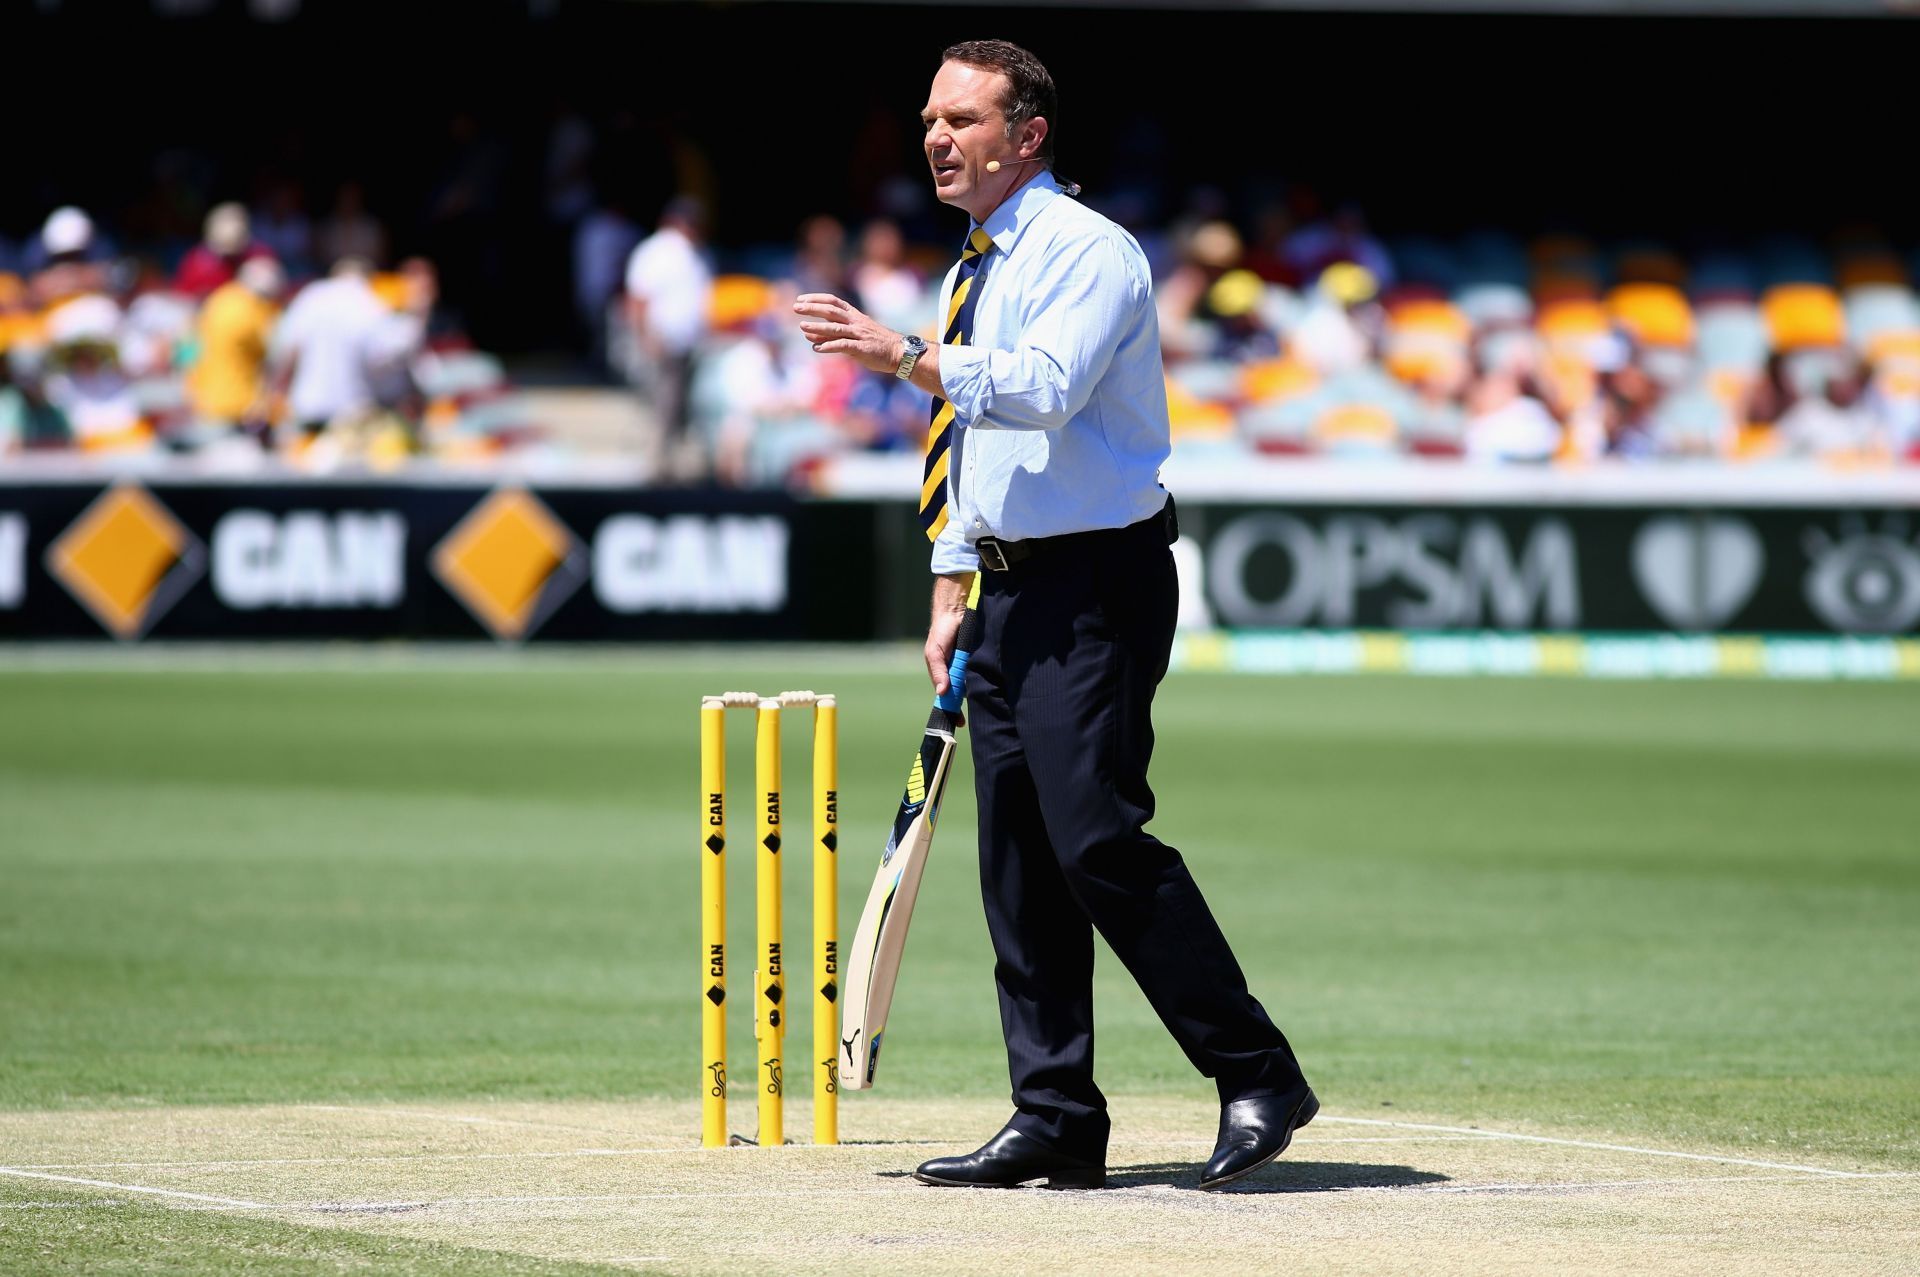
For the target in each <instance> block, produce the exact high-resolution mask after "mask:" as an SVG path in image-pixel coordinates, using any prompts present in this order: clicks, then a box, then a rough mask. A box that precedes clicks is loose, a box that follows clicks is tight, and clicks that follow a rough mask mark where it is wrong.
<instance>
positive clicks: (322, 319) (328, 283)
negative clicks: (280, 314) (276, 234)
mask: <svg viewBox="0 0 1920 1277" xmlns="http://www.w3.org/2000/svg"><path fill="white" fill-rule="evenodd" d="M369 274H370V269H369V266H368V264H367V263H366V262H364V261H361V260H358V259H356V258H351V257H349V258H346V259H345V260H343V261H341V262H340V263H338V264H337V265H336V266H335V267H334V269H333V275H332V277H331V278H329V279H325V280H322V281H320V282H319V283H315V284H309V285H308V286H307V287H306V288H305V289H303V290H301V293H300V295H299V296H298V297H296V298H294V299H293V304H292V305H290V306H289V307H287V313H286V316H285V318H284V319H282V320H281V323H280V327H279V329H278V330H277V331H276V332H275V334H274V341H273V358H274V360H275V362H276V363H277V364H278V365H279V367H280V375H281V377H282V378H284V379H286V380H287V381H288V382H289V388H288V392H287V411H288V414H289V416H290V418H291V420H292V424H293V425H294V427H295V428H296V429H297V430H298V431H299V432H300V434H301V435H302V436H304V437H306V438H309V439H310V438H313V437H314V436H317V435H319V434H320V433H321V432H322V431H324V430H327V429H328V428H329V427H336V428H340V429H343V430H351V429H354V428H356V427H358V426H361V425H363V424H365V423H366V422H367V420H368V419H369V418H370V417H371V416H372V415H373V414H374V413H375V412H376V410H377V408H378V405H379V398H378V396H377V394H376V392H375V388H374V384H375V379H376V378H377V377H378V376H379V375H380V374H381V373H382V372H383V371H385V370H387V369H389V368H391V367H392V366H393V365H395V364H397V363H399V362H400V361H402V360H404V359H406V358H407V357H408V356H409V355H411V354H412V353H413V352H414V351H415V350H416V349H417V348H418V347H419V345H420V342H421V338H422V336H423V334H424V327H425V325H424V321H423V317H422V315H421V314H420V313H419V312H418V310H417V309H416V310H413V311H402V312H398V313H396V312H395V311H394V310H392V309H391V308H389V307H388V306H386V305H385V304H383V303H382V302H381V300H380V298H379V296H378V295H377V294H376V293H375V292H374V291H373V288H372V286H371V285H370V284H369V282H368V276H369Z"/></svg>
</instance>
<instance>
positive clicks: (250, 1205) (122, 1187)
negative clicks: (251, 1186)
mask: <svg viewBox="0 0 1920 1277" xmlns="http://www.w3.org/2000/svg"><path fill="white" fill-rule="evenodd" d="M0 1175H17V1176H19V1177H20V1178H21V1179H42V1180H50V1181H52V1182H54V1183H56V1184H84V1185H85V1186H86V1187H88V1188H111V1189H113V1190H114V1191H116V1192H120V1193H147V1194H150V1195H152V1196H154V1197H177V1198H180V1199H182V1200H183V1201H189V1202H210V1203H212V1204H213V1205H216V1206H240V1207H245V1208H247V1209H249V1210H262V1209H267V1206H266V1203H264V1202H249V1201H243V1200H241V1199H240V1198H238V1197H212V1196H209V1195H208V1194H206V1193H187V1192H182V1191H181V1190H179V1189H177V1188H144V1187H142V1186H141V1185H139V1184H110V1183H108V1182H107V1181H106V1180H103V1179H81V1178H79V1177H78V1176H74V1175H49V1174H47V1173H46V1172H45V1171H27V1170H20V1169H18V1168H16V1167H12V1166H0Z"/></svg>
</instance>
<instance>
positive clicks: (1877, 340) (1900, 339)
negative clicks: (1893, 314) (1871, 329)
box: [1867, 329, 1920, 364]
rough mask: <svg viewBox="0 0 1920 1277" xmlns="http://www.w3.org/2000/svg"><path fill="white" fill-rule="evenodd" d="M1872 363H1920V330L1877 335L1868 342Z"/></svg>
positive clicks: (1868, 353) (1869, 357) (1868, 354)
mask: <svg viewBox="0 0 1920 1277" xmlns="http://www.w3.org/2000/svg"><path fill="white" fill-rule="evenodd" d="M1867 359H1868V360H1869V361H1870V362H1872V363H1876V364H1878V363H1889V362H1899V363H1920V329H1897V330H1895V331H1893V332H1884V333H1879V334H1876V335H1875V336H1874V337H1872V338H1871V339H1869V340H1868V342H1867Z"/></svg>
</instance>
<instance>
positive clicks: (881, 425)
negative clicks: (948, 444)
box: [841, 369, 928, 452]
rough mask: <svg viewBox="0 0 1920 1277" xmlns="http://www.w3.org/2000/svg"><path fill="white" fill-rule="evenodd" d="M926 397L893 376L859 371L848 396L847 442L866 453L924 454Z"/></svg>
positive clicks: (884, 373) (843, 423)
mask: <svg viewBox="0 0 1920 1277" xmlns="http://www.w3.org/2000/svg"><path fill="white" fill-rule="evenodd" d="M927 417H928V413H927V397H926V395H924V394H920V393H916V392H915V388H914V386H913V384H912V383H911V382H906V381H902V380H900V379H899V378H898V377H896V376H894V375H893V374H892V373H886V372H869V371H866V370H864V369H862V370H861V375H860V377H859V379H858V380H856V381H855V382H854V384H853V389H852V392H851V393H850V394H849V395H848V396H847V407H846V415H845V418H844V420H843V421H842V423H841V425H842V429H843V431H844V433H845V435H846V442H847V443H849V444H851V445H852V446H854V447H856V448H862V449H865V450H867V451H869V452H894V451H904V452H923V451H925V449H926V446H927Z"/></svg>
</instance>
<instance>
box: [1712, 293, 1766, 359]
mask: <svg viewBox="0 0 1920 1277" xmlns="http://www.w3.org/2000/svg"><path fill="white" fill-rule="evenodd" d="M1695 336H1696V337H1697V339H1698V344H1699V351H1700V359H1701V361H1702V362H1703V363H1704V364H1705V365H1706V366H1707V367H1708V368H1710V369H1732V370H1735V371H1738V372H1741V373H1751V372H1753V371H1755V370H1757V369H1759V368H1760V367H1761V366H1762V365H1763V364H1765V363H1766V362H1767V346H1768V336H1767V325H1766V321H1765V320H1764V319H1762V318H1761V316H1760V311H1759V310H1758V309H1757V308H1756V307H1754V306H1752V305H1750V304H1746V303H1742V302H1728V301H1723V302H1716V303H1712V304H1709V305H1706V306H1703V307H1701V309H1700V312H1699V314H1698V316H1697V322H1696V324H1695Z"/></svg>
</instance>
